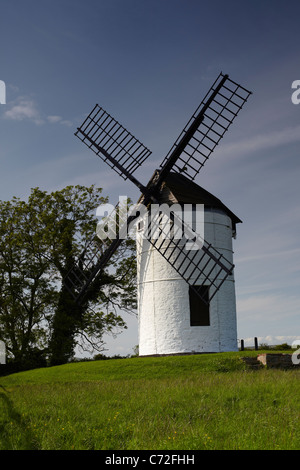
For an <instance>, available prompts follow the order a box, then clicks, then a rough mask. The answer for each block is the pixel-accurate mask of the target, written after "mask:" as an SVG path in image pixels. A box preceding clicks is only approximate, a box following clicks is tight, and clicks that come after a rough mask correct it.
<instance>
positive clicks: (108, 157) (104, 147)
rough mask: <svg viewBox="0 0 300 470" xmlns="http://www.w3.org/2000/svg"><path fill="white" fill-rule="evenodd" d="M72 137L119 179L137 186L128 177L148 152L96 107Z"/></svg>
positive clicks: (135, 181) (132, 178)
mask: <svg viewBox="0 0 300 470" xmlns="http://www.w3.org/2000/svg"><path fill="white" fill-rule="evenodd" d="M75 135H76V137H78V138H79V139H80V140H81V141H82V142H83V143H84V144H86V145H87V146H88V147H89V148H90V149H91V150H92V151H93V152H94V153H95V154H96V155H98V156H99V157H100V158H101V159H102V160H103V161H104V162H105V163H107V164H108V165H109V166H110V167H111V168H113V169H114V170H115V171H116V172H117V173H118V174H119V175H120V176H122V178H124V179H125V180H126V179H127V178H129V179H131V180H132V181H133V182H134V183H135V184H137V186H139V187H140V184H139V182H138V181H137V180H136V179H135V178H134V177H133V176H132V175H133V173H134V172H135V171H136V170H137V168H138V167H139V166H140V165H142V163H144V162H145V160H146V159H147V158H148V157H149V156H150V155H151V151H150V150H149V149H147V147H145V146H144V145H143V144H142V143H141V142H140V141H139V140H137V139H136V138H135V137H134V136H133V135H132V134H131V133H130V132H128V131H127V130H126V129H125V127H123V126H122V125H121V124H120V123H119V122H118V121H116V120H115V119H114V118H113V117H112V116H110V114H108V113H107V112H106V111H104V109H103V108H101V107H100V106H99V105H98V104H96V106H95V107H94V108H93V109H92V111H91V112H90V114H89V115H88V117H87V118H86V119H85V121H84V122H83V124H82V125H81V126H80V127H79V128H78V129H77V132H76V133H75ZM140 189H142V188H140Z"/></svg>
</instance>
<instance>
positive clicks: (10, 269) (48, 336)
mask: <svg viewBox="0 0 300 470" xmlns="http://www.w3.org/2000/svg"><path fill="white" fill-rule="evenodd" d="M101 193H102V190H101V188H95V187H94V186H91V187H89V188H87V187H85V186H79V185H78V186H68V187H66V188H64V189H62V190H60V191H55V192H52V193H50V194H48V193H47V192H45V191H41V190H40V189H39V188H35V189H33V190H32V191H31V194H30V196H29V198H28V202H27V203H26V202H24V201H20V200H19V199H16V198H14V199H13V200H12V201H11V202H1V203H0V232H1V235H3V238H2V240H1V246H0V299H1V300H0V337H1V339H3V340H4V341H5V342H6V344H7V345H8V346H7V347H8V351H10V352H11V353H12V354H13V356H14V358H17V357H19V358H20V357H21V358H24V357H25V356H26V355H28V354H29V350H32V349H33V348H35V350H36V348H40V350H45V351H46V350H47V352H48V355H49V356H50V360H51V364H60V363H64V362H66V361H67V360H69V359H70V358H71V357H72V355H73V353H74V348H75V346H76V344H78V342H80V343H81V344H83V342H84V344H87V343H88V344H89V345H90V346H91V347H92V348H93V349H96V350H98V351H99V350H101V346H102V337H103V333H104V332H106V331H115V329H116V328H124V327H125V323H124V321H123V320H122V318H121V316H120V314H118V310H119V309H123V310H128V311H129V310H130V311H132V310H134V309H135V307H136V300H135V299H136V289H135V276H136V273H135V263H133V261H134V260H135V254H134V250H135V244H134V242H133V241H132V240H126V241H125V243H124V244H123V248H122V249H121V250H120V251H119V252H118V253H116V254H115V256H114V257H113V258H112V260H111V263H110V266H109V267H108V269H106V270H105V271H103V272H101V273H100V275H99V276H98V277H97V278H96V279H95V280H94V281H93V283H92V284H91V286H90V288H89V289H88V291H87V293H86V296H85V299H84V302H83V304H81V305H80V306H78V305H77V304H76V303H75V302H74V300H73V297H72V295H71V293H70V292H69V290H68V289H67V288H66V286H65V285H64V283H62V279H64V278H65V276H66V274H67V272H68V271H69V269H70V267H72V266H73V265H74V262H75V260H78V259H81V261H84V259H85V257H86V256H87V247H88V245H89V243H90V241H91V240H92V239H93V238H95V242H96V243H97V244H98V247H99V250H101V242H100V241H99V240H98V239H97V237H95V228H96V222H97V219H96V217H95V209H96V207H98V206H99V205H100V204H105V203H107V198H104V197H103V196H101ZM41 345H42V346H43V347H41Z"/></svg>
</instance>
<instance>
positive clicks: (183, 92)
mask: <svg viewBox="0 0 300 470" xmlns="http://www.w3.org/2000/svg"><path fill="white" fill-rule="evenodd" d="M0 8H1V15H0V17H1V18H0V51H1V55H0V57H1V63H0V80H2V81H3V82H4V83H5V86H6V104H3V101H4V100H3V96H2V95H1V93H0V102H1V104H0V137H1V138H0V164H1V172H0V199H1V200H9V199H11V198H12V197H13V196H16V197H19V198H21V199H25V200H26V199H27V197H28V196H29V194H30V191H31V188H33V187H39V188H41V189H42V190H46V191H53V190H57V189H62V188H63V187H65V186H67V185H70V184H72V185H75V184H82V185H87V186H90V185H91V184H95V185H96V186H100V187H102V188H103V194H104V195H108V196H109V198H110V202H111V203H112V204H115V203H116V202H118V198H119V195H126V196H128V197H131V198H132V199H133V200H134V201H135V200H136V199H137V198H138V197H139V192H138V189H137V188H136V187H135V186H133V184H132V183H131V182H129V181H126V182H125V181H123V180H122V179H121V178H120V177H119V176H118V175H117V174H116V173H114V172H113V170H111V169H110V168H109V167H108V166H106V165H105V163H103V162H102V161H100V159H98V158H97V157H96V156H95V155H94V154H93V153H92V152H91V151H90V150H89V149H88V148H87V147H86V146H84V145H83V144H82V143H81V142H80V141H79V140H78V139H77V138H76V137H75V136H74V132H75V131H76V128H77V127H78V126H80V124H81V123H82V121H83V120H84V119H85V117H86V115H87V114H88V113H89V112H90V111H91V109H92V108H93V107H94V105H95V104H96V103H99V105H100V106H102V107H103V108H104V109H106V110H107V112H109V113H110V114H111V115H112V116H113V117H114V118H116V119H117V120H118V121H119V122H121V123H122V124H123V125H124V126H125V127H126V128H127V129H128V130H129V131H130V132H132V134H133V135H135V136H136V137H137V138H138V139H139V140H140V141H141V142H143V144H144V145H146V146H147V147H148V148H150V149H151V150H152V155H151V156H150V158H149V159H148V160H147V162H145V163H144V164H143V165H142V167H141V168H140V169H139V170H138V171H137V172H136V173H135V176H136V177H137V178H138V179H140V181H141V182H142V183H147V182H148V179H149V178H150V176H151V175H152V173H153V171H154V170H155V169H156V168H157V167H158V166H159V165H160V163H161V161H162V159H163V158H164V157H165V155H166V153H167V152H168V151H169V149H170V148H171V147H172V145H173V143H174V141H175V140H176V139H177V137H178V135H179V134H180V132H181V130H182V128H183V127H184V126H185V124H186V123H187V121H188V120H189V118H190V116H191V115H192V114H193V112H194V111H195V109H196V108H197V106H198V105H199V103H200V102H201V100H202V98H203V97H204V95H205V94H206V92H207V91H208V89H209V88H210V86H211V84H212V83H213V81H214V80H215V79H216V77H217V76H218V75H219V73H220V72H221V71H222V72H223V73H226V74H229V76H230V78H231V79H232V80H234V81H236V82H238V83H240V84H241V85H242V86H244V87H246V88H247V89H249V90H251V91H252V92H253V95H251V98H250V99H249V101H248V102H247V103H246V105H245V107H244V108H243V110H242V111H241V113H240V114H239V116H238V118H237V119H236V121H235V122H234V124H233V125H232V126H231V128H230V130H229V132H228V133H227V134H226V135H225V137H224V139H223V140H222V142H221V144H220V145H219V146H218V148H217V149H216V151H215V152H214V154H213V155H212V157H211V158H210V160H209V161H208V162H207V163H206V165H205V167H204V168H203V169H202V170H201V172H200V173H199V175H198V177H197V179H196V180H195V182H196V183H198V184H199V185H200V186H203V187H204V188H205V189H206V190H208V191H210V192H212V193H213V194H214V195H215V196H217V197H218V198H220V199H221V200H222V201H223V203H224V204H225V205H227V206H228V207H229V208H230V209H231V211H232V212H234V213H235V214H236V215H237V216H238V217H239V218H240V219H241V220H242V221H243V223H242V224H239V225H238V227H237V239H236V240H234V252H235V255H234V262H235V281H236V297H237V324H238V338H239V339H244V340H245V343H246V344H253V338H254V337H258V338H259V342H260V343H268V344H278V343H279V344H280V343H283V342H288V343H289V344H291V342H292V341H293V340H294V339H300V315H299V314H300V296H299V285H300V245H299V233H300V206H299V201H300V184H299V179H300V104H294V103H293V101H292V94H293V93H294V92H296V91H297V90H295V89H292V84H293V82H294V81H296V80H300V54H299V37H300V29H299V17H300V3H299V1H298V0H283V1H281V0H239V1H236V0H227V1H226V2H224V1H223V0H215V1H214V2H211V1H206V0H205V1H204V0H84V1H83V0H81V1H80V0H51V1H49V0H26V1H24V0H1V2H0ZM2 91H3V90H2ZM294 96H295V95H294ZM299 97H300V93H299ZM1 98H2V99H1ZM294 101H297V100H294ZM125 320H126V321H127V323H128V329H127V330H126V331H125V332H124V333H122V334H121V335H118V336H117V337H116V338H115V339H113V338H110V337H107V338H106V341H107V352H106V354H108V355H114V354H121V355H126V354H131V353H132V352H133V348H134V347H135V345H136V344H137V343H138V336H137V320H136V318H135V317H134V316H129V315H126V316H125Z"/></svg>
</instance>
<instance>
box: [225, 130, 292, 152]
mask: <svg viewBox="0 0 300 470" xmlns="http://www.w3.org/2000/svg"><path fill="white" fill-rule="evenodd" d="M299 141H300V126H296V127H287V128H285V129H283V130H281V131H276V132H269V133H267V134H258V135H253V136H252V137H251V139H245V140H242V141H239V142H234V143H231V144H224V145H223V146H222V155H223V156H224V155H225V154H226V156H228V157H229V158H230V157H232V158H235V157H241V155H248V154H249V153H252V154H253V153H254V152H258V151H260V150H265V149H269V148H274V147H278V146H281V145H286V144H290V143H293V142H299Z"/></svg>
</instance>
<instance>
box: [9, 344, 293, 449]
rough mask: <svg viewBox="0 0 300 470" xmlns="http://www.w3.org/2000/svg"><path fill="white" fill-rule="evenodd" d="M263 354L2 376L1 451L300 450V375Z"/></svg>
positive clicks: (138, 360) (112, 364) (89, 364)
mask: <svg viewBox="0 0 300 470" xmlns="http://www.w3.org/2000/svg"><path fill="white" fill-rule="evenodd" d="M242 354H244V355H247V356H249V355H252V354H254V355H256V354H257V353H256V352H249V351H247V352H246V351H245V352H244V353H223V354H205V355H195V356H173V357H158V358H131V359H116V360H109V361H94V362H81V363H74V364H68V365H64V366H59V367H51V368H46V369H36V370H33V371H27V372H21V373H18V374H13V375H10V376H7V377H2V378H0V450H9V449H16V450H17V449H43V450H47V449H50V450H58V449H63V450H67V449H84V450H85V449H86V450H88V449H103V450H104V449H105V450H108V449H112V450H122V449H128V450H135V449H150V450H169V449H180V450H195V449H213V450H215V449H251V450H252V449H267V450H269V449H297V450H299V448H300V413H299V411H300V400H299V378H300V371H299V370H289V371H282V370H266V369H262V370H258V371H252V370H249V369H245V365H244V364H243V363H242V362H241V361H240V359H239V357H240V356H241V355H242Z"/></svg>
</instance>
